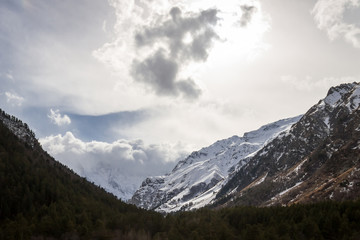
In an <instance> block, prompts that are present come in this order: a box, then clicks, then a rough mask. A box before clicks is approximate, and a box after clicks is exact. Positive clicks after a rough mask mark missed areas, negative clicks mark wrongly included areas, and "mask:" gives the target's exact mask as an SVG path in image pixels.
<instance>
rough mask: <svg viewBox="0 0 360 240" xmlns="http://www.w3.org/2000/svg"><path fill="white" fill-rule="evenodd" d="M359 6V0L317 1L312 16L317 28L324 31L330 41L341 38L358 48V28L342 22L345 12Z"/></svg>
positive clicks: (359, 34)
mask: <svg viewBox="0 0 360 240" xmlns="http://www.w3.org/2000/svg"><path fill="white" fill-rule="evenodd" d="M359 6H360V1H359V0H318V1H317V3H316V5H315V6H314V8H313V10H312V14H313V15H314V19H315V22H316V24H317V26H318V28H319V29H321V30H324V31H326V32H327V34H328V36H329V38H330V40H332V41H333V40H335V39H337V38H339V37H343V38H344V39H345V40H346V41H347V42H349V43H351V44H352V45H353V46H354V47H356V48H360V27H359V26H357V25H356V24H353V23H347V22H345V20H344V13H345V11H346V10H348V9H355V8H358V7H359Z"/></svg>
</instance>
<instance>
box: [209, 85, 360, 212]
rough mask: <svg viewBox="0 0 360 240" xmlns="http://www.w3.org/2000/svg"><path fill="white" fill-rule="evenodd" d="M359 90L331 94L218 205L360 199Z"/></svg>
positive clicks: (265, 151) (258, 158) (230, 186)
mask: <svg viewBox="0 0 360 240" xmlns="http://www.w3.org/2000/svg"><path fill="white" fill-rule="evenodd" d="M359 105H360V84H359V83H351V84H342V85H340V86H337V87H333V88H331V89H330V90H329V92H328V94H327V96H326V98H325V99H323V100H321V101H319V103H318V104H316V105H314V106H313V107H312V108H310V110H309V111H308V112H307V113H306V114H305V115H304V116H303V117H302V118H301V119H300V120H299V121H298V122H297V123H296V124H295V125H293V126H292V127H291V129H290V131H288V132H284V133H281V134H280V135H279V136H278V137H276V138H275V139H273V140H272V141H271V142H269V143H268V144H267V145H266V146H265V147H264V148H262V149H261V150H260V151H258V152H257V153H256V154H255V155H254V156H253V157H252V158H251V160H250V161H249V162H248V163H247V164H246V165H242V166H239V167H238V170H237V173H236V174H234V176H233V177H232V179H231V180H230V181H228V183H227V184H226V185H225V186H224V187H223V188H222V189H221V191H220V192H219V194H218V195H217V197H216V199H217V205H222V206H229V205H239V204H240V205H244V204H245V205H260V206H268V205H274V204H282V205H289V204H293V203H306V202H315V201H319V200H327V199H334V200H347V199H354V198H357V197H359V196H360V109H359Z"/></svg>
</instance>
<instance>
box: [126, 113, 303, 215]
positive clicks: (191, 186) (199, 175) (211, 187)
mask: <svg viewBox="0 0 360 240" xmlns="http://www.w3.org/2000/svg"><path fill="white" fill-rule="evenodd" d="M299 119H300V117H295V118H290V119H285V120H280V121H277V122H275V123H271V124H268V125H265V126H263V127H261V128H260V129H258V130H256V131H252V132H249V133H245V134H244V136H243V137H238V136H233V137H231V138H228V139H224V140H220V141H217V142H216V143H214V144H212V145H211V146H209V147H206V148H203V149H201V150H200V151H197V152H193V153H192V154H191V155H190V156H188V157H187V158H186V159H184V160H182V161H180V162H179V163H178V164H177V165H176V166H175V168H174V169H173V170H172V172H171V173H169V174H168V175H166V176H158V177H151V178H147V179H146V180H145V181H144V182H143V183H142V185H141V187H140V188H139V189H138V190H137V191H136V193H135V194H134V196H133V197H132V199H131V203H134V204H136V205H137V206H139V207H142V208H145V209H155V210H157V211H161V212H172V211H179V210H190V209H196V208H200V207H203V206H205V205H207V204H209V203H211V202H212V201H213V200H214V199H215V197H216V195H217V193H218V192H219V191H220V189H221V188H222V187H223V186H224V185H225V184H226V183H227V181H228V180H229V177H230V176H231V175H232V174H233V173H234V172H236V170H237V169H238V168H241V167H242V166H243V165H245V164H247V163H248V161H249V159H251V156H253V155H254V154H255V153H256V152H257V151H258V150H260V149H261V148H262V147H263V146H264V145H266V144H267V143H268V142H269V141H271V140H272V139H273V138H275V137H276V136H278V135H279V134H280V133H283V132H287V130H288V129H289V128H290V127H291V125H293V124H294V123H296V122H297V121H298V120H299Z"/></svg>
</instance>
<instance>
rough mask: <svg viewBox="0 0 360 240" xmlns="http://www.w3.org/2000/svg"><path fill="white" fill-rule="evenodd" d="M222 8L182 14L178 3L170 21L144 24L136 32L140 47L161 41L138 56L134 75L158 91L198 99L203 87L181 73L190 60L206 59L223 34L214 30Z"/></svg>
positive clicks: (133, 69) (160, 93)
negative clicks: (181, 77) (152, 50)
mask: <svg viewBox="0 0 360 240" xmlns="http://www.w3.org/2000/svg"><path fill="white" fill-rule="evenodd" d="M217 14H218V10H216V9H209V10H204V11H201V12H200V13H198V14H193V15H191V16H186V17H183V16H182V12H181V10H180V8H178V7H174V8H172V9H171V10H170V12H169V15H170V16H169V17H168V18H167V20H166V21H163V22H162V23H159V24H158V25H157V26H154V27H144V28H143V29H142V30H141V31H139V32H138V33H137V34H136V35H135V43H136V46H137V47H138V48H142V47H152V46H154V45H156V44H158V45H161V47H160V46H159V47H158V49H155V54H153V55H151V56H148V57H146V58H145V59H144V60H142V61H139V60H135V61H134V63H133V67H132V76H133V77H134V79H135V80H136V81H139V82H142V83H145V84H146V85H148V86H149V87H150V88H151V89H152V90H153V91H155V93H156V94H158V95H167V96H179V95H182V96H183V97H188V98H191V99H195V98H197V97H199V96H200V94H201V90H200V89H199V87H198V86H197V85H196V84H195V82H194V81H193V80H191V79H187V80H179V79H178V78H177V77H178V73H179V71H180V70H181V69H182V67H184V66H186V65H187V64H189V62H190V61H194V62H200V61H206V60H207V58H208V55H209V49H210V48H211V46H212V43H213V41H214V40H215V39H219V36H218V35H217V34H216V32H215V31H214V29H213V28H214V26H215V25H216V24H217V23H218V21H219V18H218V17H217Z"/></svg>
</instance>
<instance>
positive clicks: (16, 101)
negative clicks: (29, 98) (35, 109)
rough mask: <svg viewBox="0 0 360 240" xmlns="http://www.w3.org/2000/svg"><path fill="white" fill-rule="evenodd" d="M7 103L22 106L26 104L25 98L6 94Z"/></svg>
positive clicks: (14, 94)
mask: <svg viewBox="0 0 360 240" xmlns="http://www.w3.org/2000/svg"><path fill="white" fill-rule="evenodd" d="M5 96H6V101H7V102H8V103H10V104H12V105H16V106H21V105H22V103H23V102H24V100H25V99H24V98H23V97H21V96H19V95H17V94H16V93H10V92H5Z"/></svg>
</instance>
